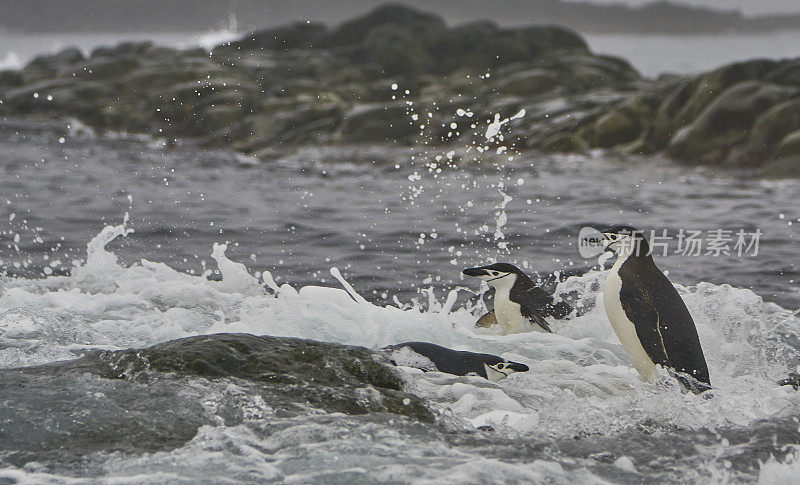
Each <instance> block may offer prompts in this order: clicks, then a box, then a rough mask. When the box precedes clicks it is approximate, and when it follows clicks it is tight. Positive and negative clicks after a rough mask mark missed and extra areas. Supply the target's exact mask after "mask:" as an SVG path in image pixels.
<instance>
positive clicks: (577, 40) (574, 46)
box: [515, 25, 589, 57]
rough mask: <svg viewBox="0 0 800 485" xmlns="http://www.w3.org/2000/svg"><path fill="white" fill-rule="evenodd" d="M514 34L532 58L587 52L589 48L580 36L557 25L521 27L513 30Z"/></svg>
mask: <svg viewBox="0 0 800 485" xmlns="http://www.w3.org/2000/svg"><path fill="white" fill-rule="evenodd" d="M515 32H516V33H517V34H518V35H519V36H520V38H521V39H522V41H523V42H524V43H525V45H526V46H527V48H528V52H529V53H530V55H531V56H533V57H542V56H545V55H553V54H563V53H580V54H586V53H588V52H589V46H588V44H586V41H585V40H584V39H583V37H581V36H580V34H578V33H577V32H575V31H572V30H569V29H566V28H564V27H560V26H557V25H546V26H534V27H522V28H518V29H515Z"/></svg>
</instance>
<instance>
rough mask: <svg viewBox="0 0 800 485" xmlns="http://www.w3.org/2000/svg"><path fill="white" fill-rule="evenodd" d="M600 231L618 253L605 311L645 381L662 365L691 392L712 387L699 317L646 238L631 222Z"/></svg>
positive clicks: (605, 290)
mask: <svg viewBox="0 0 800 485" xmlns="http://www.w3.org/2000/svg"><path fill="white" fill-rule="evenodd" d="M600 232H602V233H603V236H604V245H605V247H606V249H607V250H610V251H613V252H615V253H617V260H616V261H615V263H614V265H613V266H612V267H611V270H610V271H609V273H608V277H607V278H606V283H605V285H604V287H603V301H604V303H605V308H606V314H607V315H608V319H609V321H610V322H611V326H612V327H613V328H614V332H615V333H616V334H617V337H618V338H619V340H620V342H621V343H622V346H623V347H624V348H625V351H626V352H627V354H628V357H630V359H631V362H632V363H633V366H634V367H635V368H636V370H637V371H638V372H639V375H640V376H641V378H642V380H644V381H649V380H650V379H651V378H652V377H653V371H654V370H655V367H656V364H658V365H661V366H662V367H665V368H668V369H671V370H672V371H674V372H675V377H676V378H677V379H678V380H679V381H681V383H682V384H683V385H684V386H686V387H687V388H688V389H689V390H691V391H692V392H695V393H700V392H703V391H705V390H708V389H710V386H711V380H710V379H709V375H708V367H707V365H706V360H705V357H704V356H703V349H702V347H701V346H700V339H699V337H698V335H697V329H696V328H695V325H694V320H693V319H692V316H691V314H690V313H689V310H688V309H687V308H686V304H685V303H684V302H683V300H682V299H681V297H680V295H679V294H678V291H677V290H676V289H675V287H674V286H673V285H672V283H670V281H669V280H668V279H667V277H666V276H665V275H664V273H663V272H661V270H660V269H658V267H657V266H656V264H655V262H654V261H653V258H652V256H651V255H650V248H649V246H648V244H647V239H645V237H644V235H643V234H642V232H641V231H639V230H637V229H635V228H633V227H630V226H610V227H606V228H602V229H600Z"/></svg>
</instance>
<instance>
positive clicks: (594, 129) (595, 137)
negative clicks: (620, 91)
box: [587, 96, 652, 148]
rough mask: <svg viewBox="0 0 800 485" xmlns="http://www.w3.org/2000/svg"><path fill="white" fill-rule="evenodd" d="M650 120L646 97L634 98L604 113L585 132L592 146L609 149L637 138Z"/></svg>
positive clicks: (650, 114)
mask: <svg viewBox="0 0 800 485" xmlns="http://www.w3.org/2000/svg"><path fill="white" fill-rule="evenodd" d="M651 118H652V107H651V105H650V103H649V99H648V98H647V97H646V96H635V97H632V98H630V99H628V100H626V101H625V102H623V103H621V104H620V105H618V106H617V107H616V109H614V110H612V111H610V112H608V113H606V114H605V115H603V116H601V117H600V118H598V119H597V121H595V122H594V124H593V125H592V126H591V127H590V128H589V129H588V130H587V137H588V140H589V143H590V144H591V145H592V146H596V147H600V148H611V147H614V146H617V145H621V144H623V143H629V142H631V141H633V140H636V139H637V138H639V137H640V136H641V135H642V134H643V132H644V130H645V129H646V127H647V126H648V120H650V119H651Z"/></svg>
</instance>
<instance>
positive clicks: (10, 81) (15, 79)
mask: <svg viewBox="0 0 800 485" xmlns="http://www.w3.org/2000/svg"><path fill="white" fill-rule="evenodd" d="M24 82H25V78H24V77H23V76H22V73H20V72H19V71H11V70H8V71H0V88H5V89H8V88H15V87H18V86H21V85H22V84H23V83H24Z"/></svg>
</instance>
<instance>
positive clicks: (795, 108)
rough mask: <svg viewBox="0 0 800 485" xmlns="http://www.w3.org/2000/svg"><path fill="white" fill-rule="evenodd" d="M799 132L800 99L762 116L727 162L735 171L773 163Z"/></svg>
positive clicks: (775, 108)
mask: <svg viewBox="0 0 800 485" xmlns="http://www.w3.org/2000/svg"><path fill="white" fill-rule="evenodd" d="M797 129H800V99H793V100H790V101H786V102H785V103H781V104H779V105H777V106H775V107H773V108H771V109H769V110H767V111H766V112H764V114H762V115H760V116H759V117H758V118H757V119H756V121H755V123H754V124H753V127H752V129H751V130H750V136H749V137H748V139H747V142H746V143H745V144H744V145H743V146H742V147H741V148H740V149H738V150H736V152H734V153H732V154H731V156H729V157H728V159H727V160H726V164H727V165H729V166H732V167H738V168H749V167H757V166H761V165H763V164H764V163H765V162H767V161H769V160H771V159H772V158H773V157H774V156H775V154H776V152H778V150H779V148H778V145H779V144H781V141H782V140H783V139H784V137H786V136H787V135H788V134H789V133H791V132H793V131H794V130H797Z"/></svg>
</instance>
